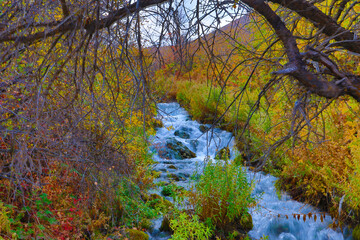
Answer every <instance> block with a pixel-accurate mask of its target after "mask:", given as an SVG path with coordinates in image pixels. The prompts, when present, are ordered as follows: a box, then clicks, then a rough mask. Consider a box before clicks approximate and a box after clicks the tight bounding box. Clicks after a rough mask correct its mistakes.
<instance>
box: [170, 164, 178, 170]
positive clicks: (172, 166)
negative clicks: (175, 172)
mask: <svg viewBox="0 0 360 240" xmlns="http://www.w3.org/2000/svg"><path fill="white" fill-rule="evenodd" d="M168 168H170V169H177V167H175V166H174V165H172V164H171V165H170V166H169V167H168Z"/></svg>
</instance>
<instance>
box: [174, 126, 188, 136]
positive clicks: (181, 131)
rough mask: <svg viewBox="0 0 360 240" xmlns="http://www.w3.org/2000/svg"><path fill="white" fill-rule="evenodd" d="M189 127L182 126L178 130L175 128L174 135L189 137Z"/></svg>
mask: <svg viewBox="0 0 360 240" xmlns="http://www.w3.org/2000/svg"><path fill="white" fill-rule="evenodd" d="M191 131H192V130H191V128H186V127H182V128H181V129H179V130H176V131H175V132H174V135H175V136H178V137H180V138H184V139H189V138H190V134H189V133H188V132H191Z"/></svg>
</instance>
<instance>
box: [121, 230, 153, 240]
mask: <svg viewBox="0 0 360 240" xmlns="http://www.w3.org/2000/svg"><path fill="white" fill-rule="evenodd" d="M126 234H127V235H128V237H129V239H131V240H149V235H147V234H146V233H144V232H143V231H140V230H136V229H126Z"/></svg>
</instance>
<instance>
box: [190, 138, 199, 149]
mask: <svg viewBox="0 0 360 240" xmlns="http://www.w3.org/2000/svg"><path fill="white" fill-rule="evenodd" d="M190 145H191V147H193V148H194V149H195V151H197V147H198V146H199V141H198V140H190Z"/></svg>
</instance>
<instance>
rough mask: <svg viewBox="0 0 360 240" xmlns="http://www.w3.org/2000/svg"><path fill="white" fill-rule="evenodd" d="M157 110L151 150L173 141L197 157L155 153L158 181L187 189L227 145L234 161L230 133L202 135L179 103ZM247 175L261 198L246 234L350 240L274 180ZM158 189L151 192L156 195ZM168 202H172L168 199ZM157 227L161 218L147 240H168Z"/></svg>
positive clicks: (300, 239) (216, 131)
mask: <svg viewBox="0 0 360 240" xmlns="http://www.w3.org/2000/svg"><path fill="white" fill-rule="evenodd" d="M158 108H159V116H161V120H162V122H163V124H164V127H162V128H159V129H158V130H157V133H156V135H155V137H154V139H153V144H152V145H153V149H154V151H155V152H156V153H159V152H161V151H164V150H166V142H167V141H169V139H171V138H175V139H176V140H177V141H179V142H181V143H183V145H185V146H186V147H188V148H189V149H190V150H191V151H193V152H195V153H196V158H191V159H182V160H177V159H165V158H161V157H160V156H159V154H155V155H154V160H155V161H156V162H158V163H157V164H156V166H155V167H154V169H155V170H157V171H160V172H161V175H160V178H159V179H158V180H157V181H170V180H169V175H170V174H175V175H176V176H178V177H179V180H180V181H177V182H176V184H177V185H179V186H182V187H184V188H186V189H188V188H189V184H190V183H189V176H191V175H192V174H193V173H194V171H196V169H199V167H200V168H201V166H203V163H204V159H205V158H206V157H207V156H209V157H210V158H215V154H216V151H217V150H219V149H221V148H223V147H225V146H229V148H230V151H231V154H230V156H231V157H230V158H231V159H233V158H234V156H235V154H236V153H235V150H234V147H233V145H234V143H233V140H232V134H231V133H229V132H226V131H223V130H220V129H211V130H209V131H207V132H206V133H203V132H202V131H200V125H201V124H199V123H198V122H196V121H192V120H191V117H190V116H189V114H188V113H187V112H186V111H185V110H184V109H183V108H181V107H180V105H179V104H178V103H161V104H158ZM176 130H181V131H185V132H186V133H187V134H188V137H189V138H188V139H185V138H181V137H178V136H175V135H174V133H175V131H176ZM171 165H173V166H171ZM174 167H175V168H174ZM247 175H248V179H249V181H253V182H254V183H255V188H254V191H253V194H254V196H257V197H258V198H259V199H260V200H259V204H258V206H257V207H256V208H254V209H251V210H250V213H251V215H252V217H253V224H254V228H253V229H252V230H251V231H250V232H249V236H250V237H251V238H253V239H259V238H261V237H263V236H268V239H270V240H273V239H279V240H280V239H281V240H295V239H298V240H313V239H314V240H315V239H321V240H327V239H331V240H342V239H352V238H351V233H350V231H348V230H344V231H343V233H342V232H340V231H335V230H333V229H330V228H328V227H327V226H328V225H329V224H330V223H331V222H332V219H331V218H330V216H329V215H326V216H325V217H324V219H323V221H321V217H320V213H319V210H317V209H316V208H314V207H312V206H309V205H305V204H303V203H300V202H297V201H294V200H291V198H290V197H289V196H288V195H287V194H285V193H282V194H281V195H280V196H279V195H278V194H277V193H276V189H275V186H274V183H275V180H276V178H275V177H273V176H271V175H266V174H264V173H254V172H251V171H247ZM160 190H161V189H157V190H154V191H155V192H156V193H159V192H160ZM167 199H169V200H171V198H169V197H167ZM308 213H311V214H312V218H310V219H309V218H308V215H307V216H306V219H305V221H304V215H305V214H308ZM294 214H300V217H299V219H298V218H297V216H296V217H294ZM314 215H317V221H315V220H314V217H313V216H314ZM160 225H161V219H157V220H155V221H154V230H153V231H152V232H151V233H150V239H168V238H170V236H169V235H168V234H166V233H162V232H160V231H159V230H158V229H159V228H160Z"/></svg>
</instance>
